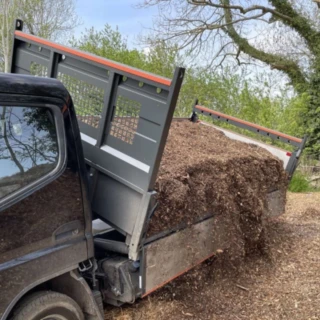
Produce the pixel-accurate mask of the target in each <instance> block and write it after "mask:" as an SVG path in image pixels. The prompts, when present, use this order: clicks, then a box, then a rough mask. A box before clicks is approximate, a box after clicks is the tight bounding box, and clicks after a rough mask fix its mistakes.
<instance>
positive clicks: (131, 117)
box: [110, 96, 141, 144]
mask: <svg viewBox="0 0 320 320" xmlns="http://www.w3.org/2000/svg"><path fill="white" fill-rule="evenodd" d="M140 109H141V104H140V103H139V102H137V101H135V100H131V99H128V98H125V97H123V96H118V98H117V103H116V111H115V116H114V118H113V121H112V126H111V130H110V134H111V135H112V136H114V137H115V138H118V139H120V140H122V141H124V142H126V143H129V144H132V143H133V138H134V134H135V132H136V131H137V127H138V121H139V113H140Z"/></svg>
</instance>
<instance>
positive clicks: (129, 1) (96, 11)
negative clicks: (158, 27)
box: [75, 0, 157, 44]
mask: <svg viewBox="0 0 320 320" xmlns="http://www.w3.org/2000/svg"><path fill="white" fill-rule="evenodd" d="M140 2H142V0H89V1H88V0H77V1H76V10H77V14H78V15H79V17H80V18H81V20H82V22H83V24H82V25H81V26H80V27H79V28H78V30H77V31H76V32H75V36H78V35H80V34H81V31H83V30H84V29H85V28H90V27H92V26H94V27H95V28H97V29H101V28H103V26H104V25H105V24H106V23H108V24H109V25H111V26H112V27H114V28H115V27H116V26H118V27H119V31H120V32H121V33H122V34H123V35H125V36H127V37H128V40H129V42H130V43H131V44H132V43H133V42H134V41H135V40H136V37H137V36H138V34H139V33H141V32H143V31H144V32H146V29H145V28H148V27H149V28H150V27H152V19H153V17H154V16H156V15H157V8H155V7H151V8H148V9H137V8H135V6H136V5H137V4H139V3H140Z"/></svg>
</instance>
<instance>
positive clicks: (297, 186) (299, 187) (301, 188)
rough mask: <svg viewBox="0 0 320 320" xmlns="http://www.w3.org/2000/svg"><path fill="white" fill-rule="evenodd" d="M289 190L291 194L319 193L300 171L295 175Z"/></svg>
mask: <svg viewBox="0 0 320 320" xmlns="http://www.w3.org/2000/svg"><path fill="white" fill-rule="evenodd" d="M288 190H289V191H291V192H310V191H319V189H317V188H314V187H313V186H312V185H311V184H310V182H309V181H308V178H307V177H306V176H305V175H304V174H303V173H301V172H299V171H296V172H295V174H294V175H293V177H292V179H291V181H290V184H289V188H288Z"/></svg>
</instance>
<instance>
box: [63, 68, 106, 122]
mask: <svg viewBox="0 0 320 320" xmlns="http://www.w3.org/2000/svg"><path fill="white" fill-rule="evenodd" d="M58 79H59V80H60V81H61V82H62V83H63V84H64V86H65V87H66V88H67V90H68V91H69V93H70V95H71V97H72V100H73V103H74V107H75V109H76V114H77V118H78V119H79V120H80V121H82V122H84V123H86V124H88V125H90V126H92V127H95V128H97V127H98V125H99V120H100V118H101V113H102V109H103V97H104V90H103V89H101V88H98V87H96V86H94V85H92V84H90V83H87V82H84V81H82V80H79V79H76V78H73V77H71V76H69V75H67V74H64V73H62V72H59V73H58Z"/></svg>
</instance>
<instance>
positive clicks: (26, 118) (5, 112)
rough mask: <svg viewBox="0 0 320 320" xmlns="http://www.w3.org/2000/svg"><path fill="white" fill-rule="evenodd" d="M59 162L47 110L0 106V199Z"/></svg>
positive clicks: (49, 113) (53, 123)
mask: <svg viewBox="0 0 320 320" xmlns="http://www.w3.org/2000/svg"><path fill="white" fill-rule="evenodd" d="M58 160H59V148H58V139H57V133H56V128H55V122H54V117H53V114H52V113H51V111H50V109H49V108H44V107H18V106H0V199H2V198H4V197H6V196H7V195H9V194H11V193H13V192H15V191H17V190H19V189H21V188H23V187H25V186H27V185H28V184H30V183H32V182H34V181H36V180H38V179H39V178H41V177H43V176H45V175H46V174H48V173H49V172H51V171H52V170H54V169H55V168H56V167H57V164H58Z"/></svg>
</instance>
